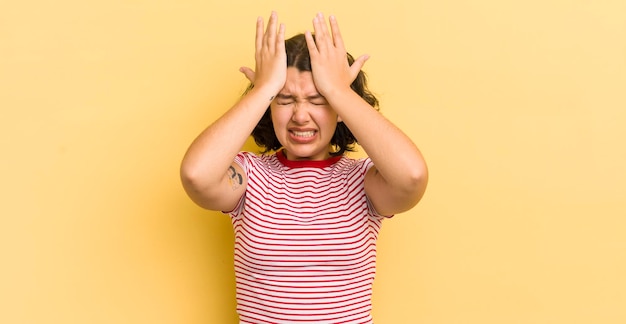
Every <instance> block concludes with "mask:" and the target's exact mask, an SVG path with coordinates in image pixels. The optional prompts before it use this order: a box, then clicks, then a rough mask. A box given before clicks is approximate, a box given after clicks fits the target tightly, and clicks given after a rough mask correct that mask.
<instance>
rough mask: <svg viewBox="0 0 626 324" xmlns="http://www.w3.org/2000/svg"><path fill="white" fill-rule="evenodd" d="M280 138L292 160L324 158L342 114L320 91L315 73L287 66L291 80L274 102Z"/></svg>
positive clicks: (273, 115) (276, 129)
mask: <svg viewBox="0 0 626 324" xmlns="http://www.w3.org/2000/svg"><path fill="white" fill-rule="evenodd" d="M270 109H271V114H272V123H273V124H274V131H275V132H276V137H277V138H278V141H280V143H281V144H282V145H283V147H284V150H285V155H286V157H287V159H289V160H324V159H327V158H329V157H330V150H331V145H330V140H331V139H332V137H333V135H334V134H335V128H337V122H338V121H339V117H338V116H337V113H335V111H334V110H333V109H332V108H331V107H330V106H329V105H328V102H327V101H326V99H325V98H324V97H322V95H320V94H319V92H317V89H316V88H315V83H314V82H313V75H312V74H311V72H308V71H299V70H298V69H297V68H295V67H289V68H287V81H286V82H285V86H284V88H283V89H282V90H281V91H280V92H279V93H278V95H277V96H276V98H275V99H274V101H272V103H271V105H270Z"/></svg>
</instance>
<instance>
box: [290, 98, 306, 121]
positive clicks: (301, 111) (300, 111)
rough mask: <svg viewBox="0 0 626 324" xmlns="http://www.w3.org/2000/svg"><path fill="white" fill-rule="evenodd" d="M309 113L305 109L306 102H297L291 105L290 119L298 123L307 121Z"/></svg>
mask: <svg viewBox="0 0 626 324" xmlns="http://www.w3.org/2000/svg"><path fill="white" fill-rule="evenodd" d="M309 118H310V115H309V112H308V109H307V104H306V103H304V102H297V103H295V104H294V105H293V114H292V115H291V120H292V121H294V122H295V123H298V124H305V123H306V122H308V121H309Z"/></svg>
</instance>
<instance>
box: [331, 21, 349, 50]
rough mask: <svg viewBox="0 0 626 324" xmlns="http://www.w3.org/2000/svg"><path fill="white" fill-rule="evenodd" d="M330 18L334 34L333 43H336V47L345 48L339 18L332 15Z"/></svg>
mask: <svg viewBox="0 0 626 324" xmlns="http://www.w3.org/2000/svg"><path fill="white" fill-rule="evenodd" d="M328 20H330V31H331V33H332V34H333V43H334V44H335V47H337V48H339V49H342V50H344V49H345V46H344V44H343V38H342V37H341V32H340V31H339V23H337V18H336V17H335V16H332V15H331V16H330V17H329V19H328Z"/></svg>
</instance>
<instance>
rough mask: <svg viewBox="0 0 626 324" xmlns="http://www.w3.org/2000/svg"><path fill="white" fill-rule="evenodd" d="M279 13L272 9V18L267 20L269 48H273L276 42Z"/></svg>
mask: <svg viewBox="0 0 626 324" xmlns="http://www.w3.org/2000/svg"><path fill="white" fill-rule="evenodd" d="M277 16H278V15H277V14H276V12H275V11H272V14H271V15H270V19H269V21H268V22H267V30H266V31H265V37H266V44H267V46H268V47H269V48H273V45H274V44H275V42H276V22H277V21H278V17H277Z"/></svg>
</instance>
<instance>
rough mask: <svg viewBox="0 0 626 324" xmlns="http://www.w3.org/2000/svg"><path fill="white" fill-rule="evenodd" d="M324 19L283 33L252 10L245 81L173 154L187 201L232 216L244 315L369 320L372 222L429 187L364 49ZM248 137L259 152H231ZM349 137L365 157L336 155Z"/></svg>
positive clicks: (274, 319) (255, 319) (266, 319)
mask: <svg viewBox="0 0 626 324" xmlns="http://www.w3.org/2000/svg"><path fill="white" fill-rule="evenodd" d="M329 23H330V29H328V28H327V23H326V20H325V18H324V17H323V15H322V14H318V15H317V16H316V17H315V19H314V20H313V27H314V32H315V36H313V34H311V33H310V32H306V33H305V34H304V35H302V34H301V35H296V36H294V37H293V38H291V39H288V40H287V41H285V38H284V37H285V27H284V25H282V24H281V25H278V19H277V15H276V13H272V15H271V17H270V19H269V22H268V27H267V30H264V22H263V19H261V18H259V19H258V20H257V26H256V52H255V59H256V67H255V69H254V70H252V69H250V68H245V67H244V68H242V69H241V72H243V73H244V74H245V75H246V77H247V78H248V79H249V80H250V81H251V83H252V84H251V87H250V88H249V89H248V91H247V92H246V93H245V95H244V96H243V97H242V98H241V99H240V101H239V102H238V103H236V104H235V105H234V106H233V107H232V108H231V109H230V110H228V111H227V112H226V113H225V114H224V115H223V116H222V117H220V118H219V119H218V120H217V121H215V122H214V123H213V124H212V125H210V126H209V127H208V128H207V129H206V130H205V131H203V132H202V133H201V134H200V135H199V136H198V138H196V140H195V141H194V142H193V143H192V144H191V146H190V147H189V149H188V151H187V153H186V155H185V157H184V159H183V162H182V166H181V178H182V182H183V186H184V188H185V190H186V191H187V193H188V195H189V196H190V197H191V199H192V200H193V201H194V202H196V203H197V204H198V205H200V206H202V207H204V208H206V209H210V210H219V211H224V212H225V213H228V214H229V215H230V217H231V219H232V222H233V228H234V231H235V273H236V281H237V311H238V313H239V318H240V321H241V323H346V322H348V323H372V317H371V293H372V283H373V279H374V273H375V261H376V239H377V236H378V231H379V229H380V225H381V221H382V220H383V219H384V218H387V217H391V216H392V215H394V214H397V213H400V212H404V211H407V210H408V209H410V208H412V207H413V206H415V205H416V204H417V202H418V201H419V200H420V198H421V197H422V195H423V193H424V190H425V188H426V183H427V179H428V172H427V168H426V164H425V162H424V159H423V157H422V155H421V154H420V152H419V150H418V149H417V147H416V146H415V144H413V142H412V141H411V140H410V139H409V138H408V137H407V136H406V135H405V134H404V133H403V132H402V131H400V130H399V129H398V128H396V127H395V126H394V125H393V124H392V123H391V122H389V121H388V120H386V119H385V118H384V117H383V116H382V115H381V114H380V113H378V111H377V109H376V107H377V103H378V101H377V100H376V98H375V97H374V96H373V95H372V94H371V93H370V92H369V90H368V89H367V85H366V80H365V76H364V74H363V72H361V68H362V67H363V65H364V63H365V61H366V60H367V59H368V57H367V56H360V57H358V58H357V59H356V60H353V59H352V57H351V56H350V55H349V54H347V52H346V50H345V47H344V44H343V40H342V38H341V33H340V31H339V27H338V24H337V21H336V19H335V18H334V17H332V16H331V17H330V19H329ZM268 106H269V107H268ZM250 134H252V135H253V137H254V138H255V140H256V142H257V143H258V144H259V145H260V146H262V147H264V148H265V152H264V154H262V155H259V156H257V155H254V154H252V153H248V152H240V150H241V147H242V146H243V145H244V143H245V141H246V140H247V138H248V136H250ZM356 139H358V143H359V144H360V145H361V146H362V147H363V149H364V150H365V152H366V153H367V154H368V158H365V159H351V158H348V157H346V156H344V153H345V152H346V151H350V150H352V149H353V145H354V144H355V143H356ZM271 152H274V153H271Z"/></svg>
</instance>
